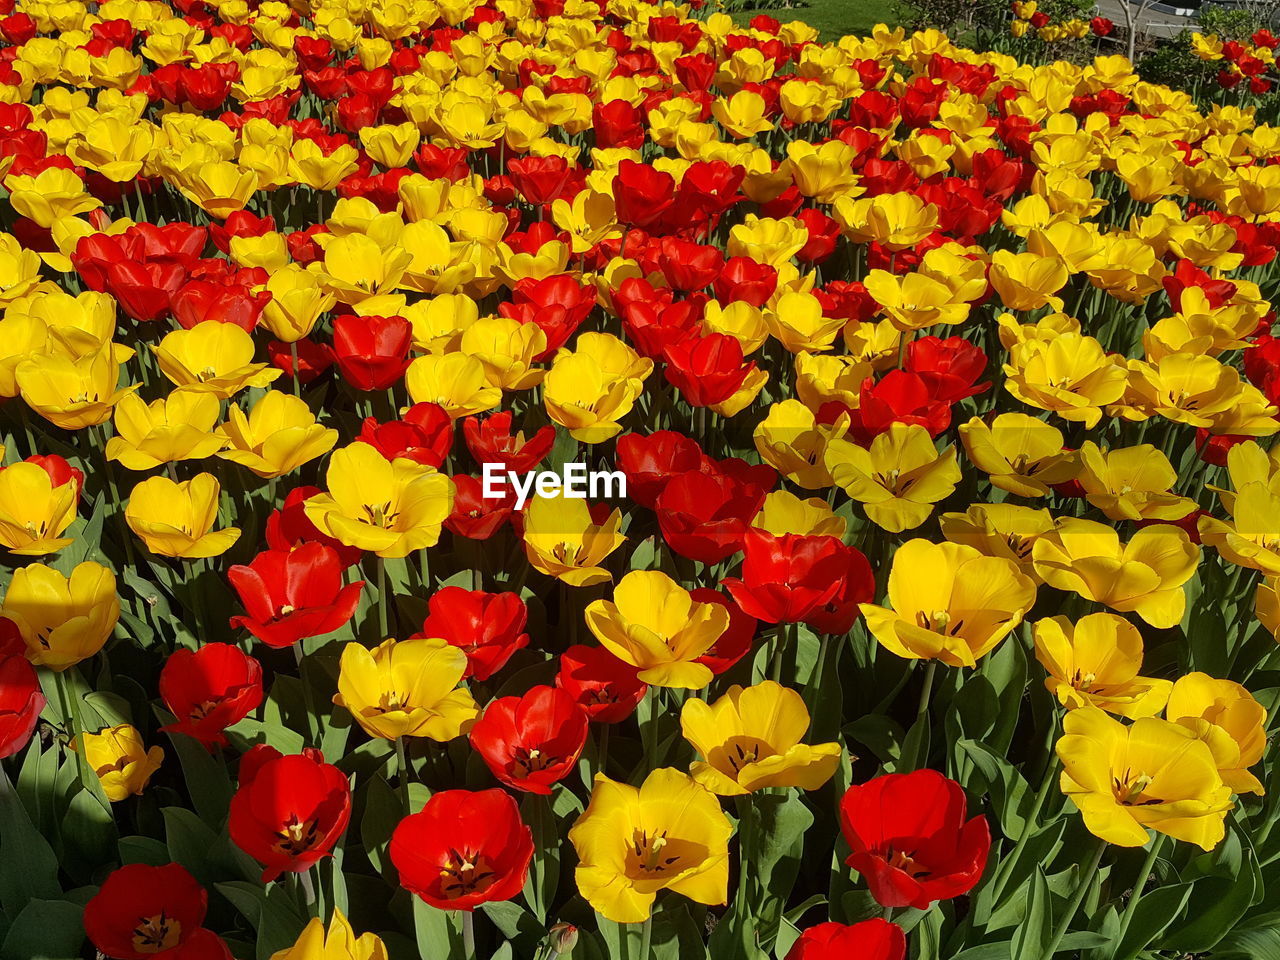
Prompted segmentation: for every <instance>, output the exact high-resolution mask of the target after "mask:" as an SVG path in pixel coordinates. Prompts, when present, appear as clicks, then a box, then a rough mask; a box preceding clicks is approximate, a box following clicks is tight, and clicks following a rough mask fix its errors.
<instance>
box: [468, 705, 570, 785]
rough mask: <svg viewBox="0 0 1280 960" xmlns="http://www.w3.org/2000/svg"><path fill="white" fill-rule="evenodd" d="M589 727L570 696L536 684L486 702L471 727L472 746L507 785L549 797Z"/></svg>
mask: <svg viewBox="0 0 1280 960" xmlns="http://www.w3.org/2000/svg"><path fill="white" fill-rule="evenodd" d="M587 727H588V719H587V714H586V712H585V711H583V710H582V708H581V707H579V706H578V703H577V701H576V700H574V698H573V697H572V696H571V695H570V694H568V693H566V692H565V691H564V690H562V689H560V688H559V687H545V686H537V687H532V688H530V689H529V690H528V691H527V692H526V693H524V694H523V695H522V696H518V697H499V698H498V699H496V700H492V701H490V703H489V705H488V706H486V707H485V708H484V714H483V715H482V716H481V717H480V719H479V720H477V721H476V723H475V725H474V726H473V727H472V728H471V733H470V738H471V746H472V747H474V748H475V750H476V752H477V753H479V754H480V757H481V758H482V759H483V760H484V762H485V765H486V766H488V768H489V770H490V772H491V773H492V774H493V775H494V776H495V777H497V778H498V780H500V781H501V782H502V783H504V784H506V785H507V786H508V787H511V788H513V789H515V790H525V791H528V792H529V793H536V794H541V795H543V796H548V795H550V793H551V789H552V787H554V786H555V784H557V783H559V782H560V781H561V780H563V779H564V778H565V777H566V776H567V775H568V774H569V773H570V771H572V770H573V769H574V767H575V766H576V765H577V763H578V757H579V756H581V754H582V748H583V746H585V745H586V742H587Z"/></svg>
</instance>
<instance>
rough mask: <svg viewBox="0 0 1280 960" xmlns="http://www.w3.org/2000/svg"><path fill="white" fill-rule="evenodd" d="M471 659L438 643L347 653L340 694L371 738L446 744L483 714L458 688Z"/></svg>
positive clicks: (350, 648)
mask: <svg viewBox="0 0 1280 960" xmlns="http://www.w3.org/2000/svg"><path fill="white" fill-rule="evenodd" d="M466 669H467V656H466V654H465V653H463V652H462V651H461V650H459V649H458V648H457V647H454V646H450V645H449V644H448V643H446V642H445V641H443V640H440V639H438V638H435V637H432V638H426V639H421V640H400V641H396V640H386V641H384V642H383V643H381V644H380V645H379V646H377V647H375V648H374V649H373V650H369V649H368V648H367V647H364V646H362V645H361V644H358V643H348V644H347V645H346V646H345V647H343V648H342V660H341V664H340V670H339V674H338V693H337V695H336V696H335V697H334V698H333V702H334V703H336V704H337V705H338V706H340V707H346V708H347V710H349V711H351V715H352V716H353V717H354V718H355V720H356V722H357V723H359V724H360V726H361V727H362V728H364V731H365V732H366V733H367V734H369V735H370V736H371V737H382V738H383V739H386V740H395V739H397V738H398V737H428V738H430V739H432V740H436V741H439V742H441V743H443V742H445V741H447V740H452V739H453V738H454V737H457V736H460V735H462V734H464V733H466V732H467V731H468V730H470V729H471V726H472V724H473V723H475V720H476V718H477V717H478V716H479V715H480V711H479V710H478V709H477V707H476V702H475V700H473V699H472V697H471V694H470V693H468V692H467V690H466V688H465V687H459V686H458V684H459V683H460V682H461V681H462V676H463V674H464V673H465V672H466Z"/></svg>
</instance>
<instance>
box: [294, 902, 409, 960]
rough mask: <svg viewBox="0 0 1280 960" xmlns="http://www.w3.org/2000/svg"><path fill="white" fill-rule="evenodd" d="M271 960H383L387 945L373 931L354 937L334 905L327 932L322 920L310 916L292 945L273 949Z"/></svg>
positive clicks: (350, 928) (346, 920) (348, 922)
mask: <svg viewBox="0 0 1280 960" xmlns="http://www.w3.org/2000/svg"><path fill="white" fill-rule="evenodd" d="M271 960H387V945H386V944H385V943H383V942H382V938H381V937H379V936H378V935H377V934H373V933H362V934H360V935H359V936H356V932H355V930H354V929H353V928H352V926H351V922H350V921H349V920H348V919H347V918H346V916H345V915H344V914H343V912H342V911H341V910H339V909H338V908H337V907H334V908H333V914H332V915H331V916H330V918H329V929H328V932H326V931H325V924H324V921H323V920H321V919H320V918H319V917H312V918H311V919H310V920H309V921H307V925H306V926H305V927H303V928H302V933H300V934H298V939H297V940H295V941H294V944H293V946H292V947H286V948H285V949H283V950H277V951H276V952H275V953H273V954H272V955H271Z"/></svg>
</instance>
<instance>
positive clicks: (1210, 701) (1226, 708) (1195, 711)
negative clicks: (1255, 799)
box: [1164, 673, 1267, 795]
mask: <svg viewBox="0 0 1280 960" xmlns="http://www.w3.org/2000/svg"><path fill="white" fill-rule="evenodd" d="M1164 715H1165V716H1166V717H1167V718H1168V719H1170V720H1172V721H1173V722H1174V723H1177V724H1181V725H1182V726H1184V727H1186V728H1187V729H1188V730H1191V731H1192V732H1193V733H1195V735H1196V736H1197V737H1199V738H1200V739H1201V740H1203V741H1204V742H1205V743H1206V744H1208V746H1209V752H1210V753H1212V754H1213V758H1214V761H1215V762H1216V763H1217V765H1218V773H1219V774H1220V775H1221V776H1222V782H1223V783H1225V784H1226V785H1227V786H1228V787H1230V788H1231V792H1232V793H1256V794H1259V795H1261V794H1262V793H1263V792H1264V791H1263V787H1262V783H1261V781H1259V780H1258V778H1257V777H1255V776H1254V775H1253V774H1252V773H1250V772H1249V767H1252V766H1253V765H1254V764H1256V763H1257V762H1258V761H1259V760H1261V759H1262V751H1263V748H1264V747H1265V746H1266V744H1267V732H1266V727H1267V711H1266V710H1265V709H1264V708H1263V706H1262V704H1260V703H1258V701H1257V700H1255V699H1254V698H1253V695H1252V694H1251V693H1249V691H1248V690H1246V689H1245V688H1244V687H1242V686H1241V685H1240V684H1238V683H1235V682H1233V681H1231V680H1215V679H1214V678H1213V677H1210V676H1209V675H1208V674H1204V673H1188V674H1186V675H1185V676H1181V677H1179V678H1178V679H1177V680H1176V681H1174V684H1173V690H1172V691H1171V692H1170V694H1169V705H1168V706H1167V707H1166V708H1165V714H1164Z"/></svg>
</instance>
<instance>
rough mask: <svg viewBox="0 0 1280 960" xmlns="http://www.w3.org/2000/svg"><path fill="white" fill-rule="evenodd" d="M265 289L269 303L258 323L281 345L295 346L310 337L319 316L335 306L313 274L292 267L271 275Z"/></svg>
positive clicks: (329, 294)
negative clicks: (280, 342)
mask: <svg viewBox="0 0 1280 960" xmlns="http://www.w3.org/2000/svg"><path fill="white" fill-rule="evenodd" d="M266 289H267V291H268V292H269V293H270V294H271V300H270V302H269V303H268V304H267V305H266V307H264V308H263V311H262V319H261V323H262V325H263V326H264V327H266V328H267V329H268V330H269V331H270V332H271V335H272V336H273V337H275V338H276V339H277V340H281V341H283V342H284V343H296V342H297V341H298V340H301V339H302V338H303V337H305V336H307V335H308V334H309V333H311V331H312V330H313V329H314V328H315V325H316V321H318V320H319V319H320V317H321V315H322V314H324V313H326V312H327V311H328V310H329V309H330V308H332V307H333V305H334V304H335V303H336V302H337V297H335V296H334V295H333V294H331V293H328V292H326V291H325V290H324V289H323V287H322V286H321V284H320V280H319V278H318V277H317V276H316V274H314V273H312V272H311V271H310V270H306V269H304V268H303V267H299V266H297V265H294V264H289V265H286V266H284V267H281V268H280V269H278V270H275V271H273V272H272V274H271V276H270V277H269V278H268V280H267V287H266Z"/></svg>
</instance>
